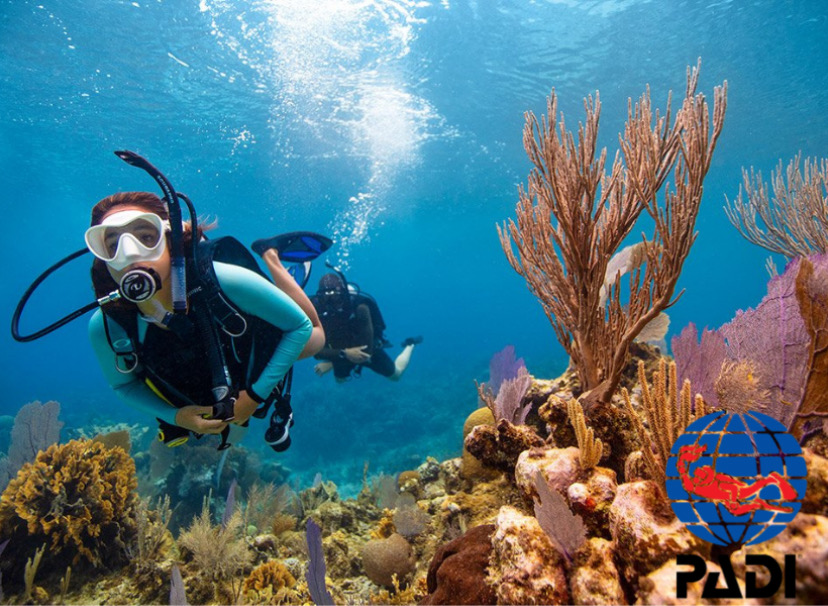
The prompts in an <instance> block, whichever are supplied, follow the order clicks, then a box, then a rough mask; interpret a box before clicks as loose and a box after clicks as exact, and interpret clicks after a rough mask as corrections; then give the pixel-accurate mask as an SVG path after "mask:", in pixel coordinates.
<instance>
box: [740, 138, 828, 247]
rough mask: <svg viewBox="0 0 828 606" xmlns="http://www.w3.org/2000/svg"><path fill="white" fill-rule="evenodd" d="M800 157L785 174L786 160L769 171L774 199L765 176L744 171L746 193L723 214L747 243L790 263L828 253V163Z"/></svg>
mask: <svg viewBox="0 0 828 606" xmlns="http://www.w3.org/2000/svg"><path fill="white" fill-rule="evenodd" d="M801 163H802V156H801V154H800V155H797V156H796V157H795V158H794V159H793V160H791V161H790V163H789V164H788V167H787V170H786V171H785V174H784V175H783V173H782V160H780V161H779V165H778V166H777V169H776V171H772V172H771V185H772V187H773V198H771V197H769V195H768V186H767V184H765V182H764V181H763V180H762V173H761V172H754V170H753V167H751V169H750V172H748V171H747V170H744V169H743V170H742V179H743V182H744V185H743V187H744V192H745V195H746V199H743V198H742V187H740V188H739V194H738V196H736V199H735V200H734V201H733V202H732V203H731V202H730V200H727V199H726V205H725V212H727V218H728V219H730V222H731V223H732V224H733V226H734V227H735V228H736V229H738V230H739V233H740V234H742V235H743V236H744V237H745V238H747V239H748V240H750V241H751V242H753V243H754V244H757V245H758V246H761V247H763V248H766V249H768V250H769V251H771V252H776V253H780V254H783V255H785V256H786V257H788V258H792V257H798V256H803V257H804V256H807V255H810V254H812V253H815V252H828V159H823V160H822V161H820V162H818V161H817V160H816V159H813V160H811V159H810V158H806V159H805V164H804V168H803V170H800V168H799V166H800V164H801Z"/></svg>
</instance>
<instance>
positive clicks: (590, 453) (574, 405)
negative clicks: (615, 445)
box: [566, 398, 604, 470]
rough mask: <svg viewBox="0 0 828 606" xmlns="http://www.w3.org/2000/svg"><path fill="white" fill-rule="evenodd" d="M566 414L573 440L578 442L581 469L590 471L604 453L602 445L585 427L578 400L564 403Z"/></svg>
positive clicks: (591, 431) (582, 412)
mask: <svg viewBox="0 0 828 606" xmlns="http://www.w3.org/2000/svg"><path fill="white" fill-rule="evenodd" d="M566 413H567V415H569V422H570V423H572V428H573V429H574V430H575V438H576V439H577V440H578V450H579V451H580V454H579V460H580V463H581V469H585V470H586V469H591V468H593V467H595V466H596V465H598V461H600V460H601V455H602V454H603V453H604V444H603V442H601V440H600V439H597V438H596V437H595V432H594V431H593V430H592V428H591V427H587V424H586V419H585V418H584V409H583V407H582V406H581V404H580V403H579V402H578V400H575V399H574V398H573V399H570V400H569V402H567V403H566Z"/></svg>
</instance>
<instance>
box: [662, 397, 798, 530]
mask: <svg viewBox="0 0 828 606" xmlns="http://www.w3.org/2000/svg"><path fill="white" fill-rule="evenodd" d="M670 455H671V456H670V458H669V459H668V461H667V473H666V476H667V480H666V484H667V497H668V498H669V499H670V503H671V505H672V507H673V511H674V512H675V514H676V516H677V517H678V519H679V520H680V521H681V522H683V523H684V524H685V525H686V526H687V529H688V530H689V531H690V532H692V533H693V534H694V535H696V536H697V537H699V538H700V539H702V540H704V541H707V542H709V543H713V544H715V545H723V546H733V545H743V544H747V545H753V544H756V543H762V542H764V541H767V540H768V539H772V538H773V537H775V536H776V535H778V534H779V533H780V532H782V531H783V530H784V529H785V526H786V525H787V523H788V522H790V521H791V520H793V519H794V516H795V515H796V514H797V513H798V512H799V509H800V507H801V501H802V499H803V498H804V496H805V487H806V479H807V470H806V468H805V458H804V457H803V456H802V448H800V446H799V442H797V440H796V438H794V437H793V436H792V435H791V434H789V433H787V431H786V429H785V426H784V425H782V423H780V422H779V421H777V420H776V419H774V418H772V417H769V416H767V415H764V414H761V413H758V412H748V413H744V414H741V413H740V414H727V413H725V412H724V411H717V412H714V413H711V414H709V415H705V416H704V417H702V418H700V419H697V420H696V421H694V422H693V423H691V424H690V426H689V427H687V429H686V430H685V432H684V433H683V434H682V435H681V436H679V438H678V439H677V440H676V441H675V443H674V444H673V448H672V450H671V451H670Z"/></svg>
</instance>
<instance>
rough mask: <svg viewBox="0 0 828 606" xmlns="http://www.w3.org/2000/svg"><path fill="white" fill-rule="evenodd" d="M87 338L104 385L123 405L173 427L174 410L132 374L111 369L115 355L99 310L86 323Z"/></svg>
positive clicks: (114, 368) (175, 409)
mask: <svg viewBox="0 0 828 606" xmlns="http://www.w3.org/2000/svg"><path fill="white" fill-rule="evenodd" d="M89 339H90V341H91V342H92V349H93V350H94V351H95V356H96V357H97V358H98V363H99V364H100V365H101V370H103V373H104V376H105V377H106V380H107V382H108V383H109V384H110V386H112V389H114V390H115V393H116V394H118V397H119V398H120V399H121V400H123V402H124V403H126V404H127V405H129V406H131V407H132V408H136V409H138V410H140V411H141V412H142V413H144V414H147V415H149V416H151V417H156V418H158V419H161V420H162V421H166V422H167V423H170V424H171V425H175V415H176V413H177V412H178V409H177V408H175V407H174V406H171V405H170V404H167V403H166V402H165V401H164V400H162V399H161V398H159V397H158V396H157V395H156V394H155V392H153V391H152V390H151V389H150V388H149V387H148V386H147V384H146V383H144V382H143V381H141V380H140V379H139V378H138V377H137V376H136V373H134V372H132V373H121V372H118V369H117V368H116V367H115V362H116V356H115V352H113V351H112V348H110V347H109V341H108V340H107V338H106V330H105V328H104V317H103V313H102V312H101V310H100V309H99V310H97V311H95V313H94V314H93V316H92V318H91V319H90V320H89Z"/></svg>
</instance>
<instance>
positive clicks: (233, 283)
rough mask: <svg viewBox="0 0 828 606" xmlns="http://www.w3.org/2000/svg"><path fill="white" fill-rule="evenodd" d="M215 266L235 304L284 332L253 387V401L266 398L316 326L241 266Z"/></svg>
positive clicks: (273, 288) (262, 279)
mask: <svg viewBox="0 0 828 606" xmlns="http://www.w3.org/2000/svg"><path fill="white" fill-rule="evenodd" d="M213 265H214V267H215V269H216V277H218V281H219V284H220V285H221V289H222V291H223V292H224V294H225V295H227V297H228V298H229V299H230V301H231V302H232V303H233V304H235V305H237V306H238V307H239V309H240V310H241V311H243V312H245V313H247V314H250V315H253V316H256V317H258V318H261V319H262V320H264V321H265V322H267V323H268V324H272V325H273V326H275V327H276V328H278V329H280V330H281V331H282V339H281V340H280V341H279V344H278V345H277V346H276V350H275V351H274V352H273V356H272V357H271V358H270V361H269V362H268V363H267V365H266V366H265V367H264V370H262V373H261V375H259V377H257V378H254V379H253V382H252V384H251V386H250V387H251V388H252V390H253V392H254V393H253V394H251V395H252V396H253V397H258V398H260V399H261V398H266V397H267V396H268V395H270V392H271V391H273V389H274V388H275V387H276V385H277V384H278V383H279V381H281V380H282V378H283V377H284V376H285V374H286V373H287V371H288V369H289V368H290V367H291V365H292V364H293V363H294V362H295V361H296V360H297V359H298V358H299V354H300V353H302V349H303V348H304V347H305V343H307V342H308V339H310V336H311V331H312V329H313V326H312V325H311V321H310V319H308V316H307V315H306V314H305V312H303V311H302V309H301V308H300V307H299V305H297V304H296V303H295V302H294V301H293V299H291V298H290V297H289V296H287V295H286V294H285V293H284V292H282V291H281V290H279V289H278V288H276V286H274V285H273V284H272V283H271V282H269V281H268V280H266V279H265V278H263V277H262V276H260V275H258V274H257V273H255V272H252V271H250V270H249V269H245V268H244V267H240V266H238V265H230V264H227V263H219V262H215V263H214V264H213Z"/></svg>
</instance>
